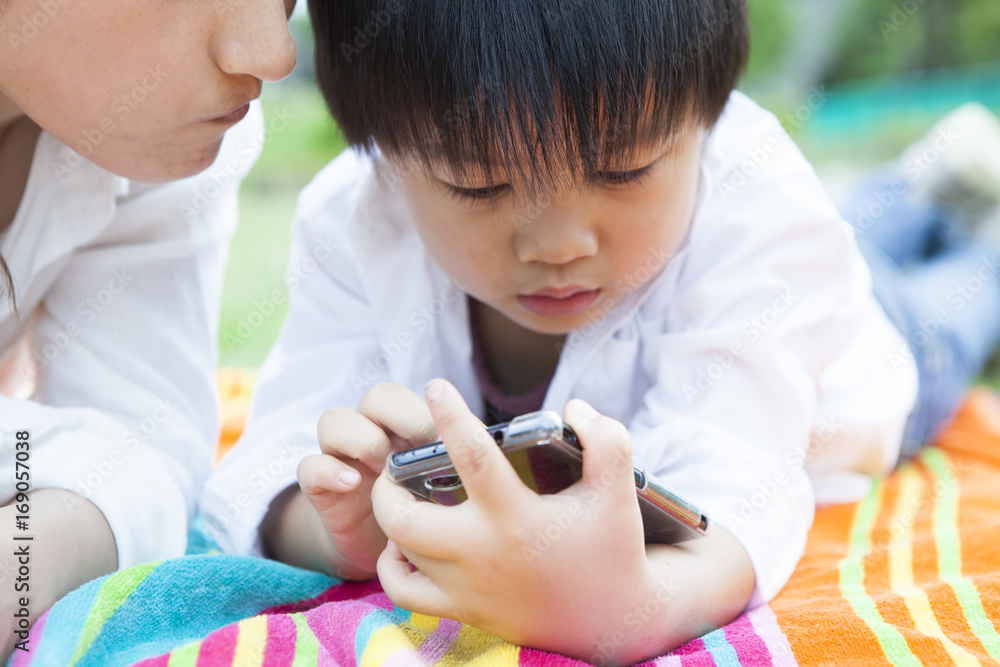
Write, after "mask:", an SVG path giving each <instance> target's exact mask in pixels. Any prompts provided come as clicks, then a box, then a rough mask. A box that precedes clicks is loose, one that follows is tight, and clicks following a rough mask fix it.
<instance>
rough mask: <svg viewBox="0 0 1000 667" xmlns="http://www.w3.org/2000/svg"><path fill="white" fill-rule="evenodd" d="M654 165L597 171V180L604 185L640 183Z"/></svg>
mask: <svg viewBox="0 0 1000 667" xmlns="http://www.w3.org/2000/svg"><path fill="white" fill-rule="evenodd" d="M652 166H653V165H649V166H647V167H643V168H642V169H633V170H632V171H601V172H598V173H597V178H596V180H597V181H598V182H599V183H600V184H602V185H631V184H633V183H639V182H640V181H642V180H643V179H644V178H646V177H647V176H649V171H650V169H651V168H652Z"/></svg>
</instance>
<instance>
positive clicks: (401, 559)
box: [376, 540, 454, 618]
mask: <svg viewBox="0 0 1000 667" xmlns="http://www.w3.org/2000/svg"><path fill="white" fill-rule="evenodd" d="M376 569H377V570H378V579H379V583H380V584H382V590H384V591H385V594H386V595H388V596H389V599H390V600H392V601H393V603H395V605H396V606H397V607H402V608H403V609H408V610H410V611H413V612H416V613H418V614H424V615H426V616H439V617H444V618H449V617H451V618H453V617H454V612H453V610H452V605H451V601H450V600H449V599H448V596H447V595H446V594H445V592H444V591H442V590H441V588H440V587H439V586H438V585H437V584H436V583H434V581H433V580H432V579H431V578H430V577H428V576H427V574H426V573H424V572H421V571H420V570H414V569H413V567H412V566H411V565H410V562H409V560H408V559H407V558H406V556H405V555H403V552H402V551H400V550H399V547H397V546H396V545H395V544H394V543H393V542H392V540H389V543H388V544H387V545H386V547H385V550H384V551H382V555H381V556H379V558H378V564H377V565H376Z"/></svg>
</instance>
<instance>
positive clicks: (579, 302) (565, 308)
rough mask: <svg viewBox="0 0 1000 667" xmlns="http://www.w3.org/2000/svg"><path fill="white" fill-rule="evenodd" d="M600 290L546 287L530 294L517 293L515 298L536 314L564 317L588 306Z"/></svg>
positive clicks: (581, 310)
mask: <svg viewBox="0 0 1000 667" xmlns="http://www.w3.org/2000/svg"><path fill="white" fill-rule="evenodd" d="M600 291H601V290H600V289H590V290H589V289H586V288H583V287H563V288H552V287H547V288H545V289H540V290H538V291H537V292H532V293H531V294H519V295H518V297H517V300H518V301H519V302H520V304H521V305H522V306H524V307H525V308H527V309H528V310H530V311H531V312H533V313H535V314H536V315H541V316H542V317H565V316H567V315H576V314H577V313H580V312H583V311H584V310H586V309H587V308H590V306H591V305H592V304H593V303H594V301H595V300H596V299H597V296H598V294H600Z"/></svg>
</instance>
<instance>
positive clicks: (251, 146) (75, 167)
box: [0, 104, 263, 568]
mask: <svg viewBox="0 0 1000 667" xmlns="http://www.w3.org/2000/svg"><path fill="white" fill-rule="evenodd" d="M262 133H263V116H262V113H261V110H260V107H259V104H254V105H252V107H251V112H250V114H249V115H248V117H247V118H245V119H244V120H243V121H242V122H241V123H239V125H237V126H236V127H234V128H233V129H231V130H230V131H229V133H228V134H227V136H226V138H225V139H224V141H223V144H222V148H221V150H220V153H219V156H218V158H217V159H216V161H215V163H214V164H213V165H212V166H211V167H210V168H209V169H208V170H206V171H204V172H202V173H201V174H199V175H197V176H194V177H191V178H187V179H183V180H179V181H174V182H172V183H168V184H164V185H145V184H140V183H134V182H131V181H129V180H128V179H125V178H122V177H120V176H116V175H114V174H112V173H110V172H108V171H106V170H105V169H102V168H101V167H98V166H97V165H95V164H94V163H92V162H90V161H88V160H86V159H83V158H81V157H80V155H78V154H77V153H75V152H74V151H72V150H71V149H69V148H68V147H67V146H65V145H63V144H62V143H60V142H59V141H58V140H57V139H55V138H54V137H53V136H51V135H49V134H47V133H44V132H43V133H42V134H41V135H40V136H39V138H38V142H37V144H36V147H35V152H34V159H33V162H32V166H31V171H30V174H29V177H28V182H27V186H26V189H25V192H24V196H23V198H22V201H21V204H20V207H19V209H18V211H17V214H16V216H15V218H14V221H13V223H12V225H11V227H10V229H9V231H8V233H7V234H6V235H5V236H4V238H3V243H2V249H0V250H2V254H3V257H4V258H5V260H6V261H7V264H8V266H9V268H10V272H11V274H12V277H13V282H14V289H15V294H16V297H17V309H18V313H19V315H20V318H21V321H22V322H23V323H24V327H25V330H26V331H27V333H28V339H29V342H30V348H28V346H27V345H25V340H24V336H23V333H22V329H21V328H20V325H19V323H18V322H17V321H16V320H15V318H14V317H13V316H12V314H11V312H10V310H9V304H8V302H7V300H6V299H2V300H0V313H2V317H0V358H2V357H5V358H6V359H5V363H4V364H3V369H4V371H5V372H6V377H5V378H4V380H5V385H6V387H7V388H8V389H9V388H11V387H14V386H17V385H22V386H23V385H25V384H27V385H28V392H27V393H28V394H29V396H25V395H24V393H23V392H22V393H21V394H20V395H15V396H9V395H8V396H0V504H5V503H7V502H9V501H10V499H11V498H12V497H13V495H14V493H15V491H16V487H15V483H14V479H15V477H14V473H15V442H16V440H15V435H16V433H17V432H19V431H27V432H28V433H29V434H30V439H29V442H30V450H29V452H30V459H29V460H28V461H27V462H26V463H27V465H29V466H30V475H31V480H30V483H31V488H32V489H43V488H58V489H67V490H70V491H74V492H76V493H77V494H78V495H81V496H83V497H86V498H88V499H89V500H91V501H92V502H93V503H94V504H95V505H96V506H97V507H98V508H99V509H100V510H101V511H102V512H103V513H104V516H105V518H106V519H107V521H108V523H109V525H110V526H111V530H112V532H113V533H114V537H115V542H116V544H117V548H118V565H119V567H121V568H126V567H131V566H133V565H135V564H137V563H141V562H146V561H151V560H158V559H162V558H167V557H171V556H179V555H183V553H184V551H185V546H186V541H187V524H188V522H189V520H190V518H191V517H192V516H193V513H194V509H195V501H196V499H197V496H198V494H199V493H200V491H201V488H202V486H203V484H204V482H205V479H206V478H207V477H208V475H209V473H210V472H211V467H212V459H213V452H214V447H215V442H216V440H217V436H218V423H217V416H216V398H215V369H216V363H217V362H216V348H217V342H216V339H217V329H218V312H219V297H220V292H221V286H222V276H223V270H224V266H225V260H226V256H227V241H228V238H229V237H230V236H231V234H232V232H233V230H234V229H235V226H236V221H237V200H236V195H237V188H238V185H239V182H240V180H242V178H243V177H244V176H245V175H246V173H247V172H248V171H249V169H250V167H251V166H252V165H253V163H254V162H255V161H256V159H257V156H258V155H259V152H260V148H261V136H262ZM32 382H34V389H33V393H32V392H31V383H32ZM22 470H23V469H22ZM30 530H31V528H30V524H29V533H30Z"/></svg>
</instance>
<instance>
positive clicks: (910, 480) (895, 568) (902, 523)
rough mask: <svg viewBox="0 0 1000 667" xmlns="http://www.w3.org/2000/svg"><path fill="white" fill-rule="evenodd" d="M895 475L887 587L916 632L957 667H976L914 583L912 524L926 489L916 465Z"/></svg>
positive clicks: (977, 662)
mask: <svg viewBox="0 0 1000 667" xmlns="http://www.w3.org/2000/svg"><path fill="white" fill-rule="evenodd" d="M897 475H898V483H899V493H898V495H897V497H896V506H895V509H894V511H893V514H892V518H891V519H890V522H889V526H890V532H891V535H892V538H893V539H892V542H890V543H889V587H890V588H891V589H892V590H893V592H895V593H897V594H899V595H900V597H902V598H903V601H904V602H905V603H906V608H907V609H908V610H909V612H910V616H911V617H912V618H913V623H914V625H916V627H917V630H919V631H920V632H922V633H923V634H924V635H926V636H928V637H933V638H934V639H937V640H938V641H940V642H941V644H942V645H943V646H944V649H945V651H947V652H948V656H949V657H950V658H951V659H952V660H953V661H954V662H955V664H956V665H959V667H976V666H977V665H979V664H980V662H979V660H977V659H976V657H975V656H974V655H972V654H971V653H969V652H968V651H966V650H965V649H964V648H962V647H961V646H959V645H958V644H956V643H955V642H953V641H951V640H950V639H949V638H948V637H947V635H945V634H944V631H943V630H942V629H941V625H940V624H939V623H938V620H937V616H935V615H934V609H933V608H932V607H931V602H930V600H929V599H928V597H927V591H925V590H924V589H923V588H920V587H919V586H917V585H916V584H915V583H914V579H913V524H914V523H915V520H916V516H917V513H918V511H919V506H920V499H921V496H922V494H923V493H924V492H925V491H926V490H927V489H926V488H925V484H924V480H923V477H922V475H921V474H920V472H919V471H918V470H917V468H916V466H913V465H907V466H905V467H903V468H902V469H900V470H899V471H898V473H897Z"/></svg>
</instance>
